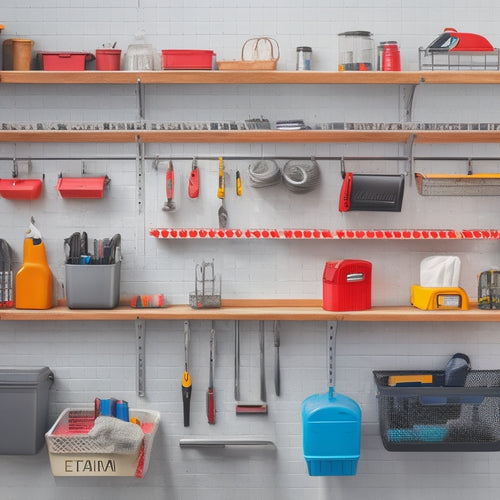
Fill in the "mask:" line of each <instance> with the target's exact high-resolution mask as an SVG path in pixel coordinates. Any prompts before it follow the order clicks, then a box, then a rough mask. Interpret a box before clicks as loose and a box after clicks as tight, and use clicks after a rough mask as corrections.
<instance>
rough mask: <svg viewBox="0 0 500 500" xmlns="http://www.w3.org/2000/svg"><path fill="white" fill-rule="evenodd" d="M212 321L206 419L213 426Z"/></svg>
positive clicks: (213, 346) (213, 355) (213, 331)
mask: <svg viewBox="0 0 500 500" xmlns="http://www.w3.org/2000/svg"><path fill="white" fill-rule="evenodd" d="M214 323H215V322H214V321H212V328H211V329H210V370H209V381H208V391H207V417H208V423H209V424H215V398H214V371H215V370H214V368H215V367H214V363H215V360H214V357H215V326H214Z"/></svg>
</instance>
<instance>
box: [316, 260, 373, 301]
mask: <svg viewBox="0 0 500 500" xmlns="http://www.w3.org/2000/svg"><path fill="white" fill-rule="evenodd" d="M371 306H372V264H371V262H368V261H366V260H354V259H345V260H335V261H329V262H327V263H326V265H325V269H324V272H323V309H325V310H327V311H362V310H363V309H370V308H371Z"/></svg>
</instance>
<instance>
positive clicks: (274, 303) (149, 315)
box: [0, 299, 500, 322]
mask: <svg viewBox="0 0 500 500" xmlns="http://www.w3.org/2000/svg"><path fill="white" fill-rule="evenodd" d="M138 319H140V320H254V321H256V320H283V321H363V322H365V321H372V322H380V321H385V322H432V321H446V322H499V321H500V311H490V310H483V309H479V308H478V307H477V304H472V305H471V309H469V310H468V311H457V310H436V311H421V310H419V309H416V308H414V307H411V306H394V307H373V308H372V309H368V310H365V311H339V312H333V311H325V310H324V309H323V308H322V307H321V301H320V300H300V299H297V300H295V299H291V300H286V299H283V300H272V299H271V300H243V299H241V300H240V299H234V300H230V299H228V300H223V303H222V307H221V308H219V309H198V310H195V309H192V308H191V307H189V306H188V305H171V306H167V307H163V308H156V309H134V308H131V307H128V306H119V307H117V308H115V309H78V310H77V309H68V308H67V307H64V306H58V307H54V308H52V309H47V310H22V309H1V310H0V320H2V321H134V320H138Z"/></svg>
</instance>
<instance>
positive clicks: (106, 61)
mask: <svg viewBox="0 0 500 500" xmlns="http://www.w3.org/2000/svg"><path fill="white" fill-rule="evenodd" d="M121 54H122V51H121V50H120V49H97V50H96V51H95V69H96V71H118V70H119V69H120V58H121Z"/></svg>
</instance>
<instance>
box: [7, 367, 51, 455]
mask: <svg viewBox="0 0 500 500" xmlns="http://www.w3.org/2000/svg"><path fill="white" fill-rule="evenodd" d="M53 380H54V376H53V374H52V371H51V370H50V368H48V367H47V366H44V367H40V368H33V367H26V368H25V367H12V368H6V367H4V368H0V408H1V410H0V454H2V455H34V454H35V453H37V452H38V451H39V450H40V449H41V448H42V446H43V445H44V443H45V432H46V431H47V430H48V429H49V425H48V419H49V389H50V386H51V385H52V382H53Z"/></svg>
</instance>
